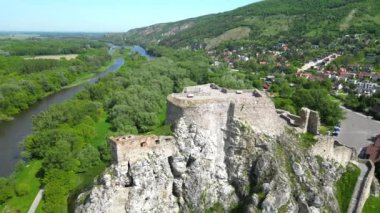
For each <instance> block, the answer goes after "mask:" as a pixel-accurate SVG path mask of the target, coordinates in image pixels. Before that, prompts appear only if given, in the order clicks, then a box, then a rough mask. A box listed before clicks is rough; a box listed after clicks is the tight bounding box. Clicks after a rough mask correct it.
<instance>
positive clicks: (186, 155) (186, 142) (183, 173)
mask: <svg viewBox="0 0 380 213" xmlns="http://www.w3.org/2000/svg"><path fill="white" fill-rule="evenodd" d="M300 114H301V115H300V116H296V115H292V114H290V113H288V112H285V111H281V110H277V111H276V109H275V106H274V103H273V102H272V100H271V99H270V98H269V97H268V96H267V94H266V93H265V92H262V91H259V90H254V89H252V90H227V89H223V88H220V87H218V86H216V85H214V84H206V85H199V86H193V87H187V88H185V89H184V91H183V92H182V93H176V94H171V95H169V96H168V97H167V118H166V123H168V124H173V130H174V131H173V136H152V135H139V136H133V135H126V136H121V137H113V138H110V144H111V149H112V159H113V164H112V166H111V167H109V168H108V169H107V170H106V171H105V172H104V174H103V176H102V177H101V178H100V180H99V182H98V184H97V185H96V186H95V187H94V188H93V189H92V191H91V192H90V193H88V194H82V195H81V196H80V197H79V198H78V200H79V201H80V200H86V202H85V203H84V204H80V205H78V206H79V207H78V208H77V212H179V211H183V212H193V211H198V212H204V211H205V210H207V209H209V208H210V207H212V206H214V205H215V204H219V205H221V206H222V208H223V209H224V210H226V211H227V210H228V209H230V208H231V207H232V206H235V205H236V204H238V203H241V201H245V202H247V203H246V204H245V206H244V211H245V212H258V211H260V212H263V213H270V212H277V211H278V210H279V209H280V208H282V207H283V206H286V208H287V209H288V210H289V212H298V210H299V211H300V212H320V210H321V209H327V210H328V211H331V212H338V211H339V206H338V204H337V202H336V199H335V197H334V194H333V193H332V192H333V187H334V185H333V184H334V182H335V181H336V180H337V179H338V178H339V177H340V175H341V173H342V171H343V167H341V166H340V164H342V165H346V164H347V163H348V161H350V160H351V158H352V155H353V154H352V151H351V150H350V149H349V148H347V147H344V146H338V145H335V144H334V141H333V140H332V139H331V138H328V139H326V140H320V141H321V142H318V143H316V144H315V145H314V147H312V149H311V151H310V150H308V151H305V150H304V149H303V148H300V146H299V144H298V143H299V142H300V140H299V133H304V132H313V133H318V128H319V115H318V113H317V112H315V111H311V110H308V109H302V110H301V113H300ZM287 129H290V130H291V131H286V130H287ZM292 130H297V131H292ZM315 155H319V156H321V157H322V158H323V160H322V161H323V162H322V163H319V162H318V159H317V158H316V157H315ZM337 162H338V163H337ZM339 163H340V164H339ZM321 171H323V172H321ZM325 171H328V172H325ZM248 186H250V187H248ZM251 186H253V187H255V189H256V190H257V191H252V190H251V189H252V188H251ZM300 189H306V190H307V191H303V190H300ZM259 193H261V194H259ZM259 196H262V197H261V198H260V197H259ZM260 199H261V200H260ZM303 210H305V211H303Z"/></svg>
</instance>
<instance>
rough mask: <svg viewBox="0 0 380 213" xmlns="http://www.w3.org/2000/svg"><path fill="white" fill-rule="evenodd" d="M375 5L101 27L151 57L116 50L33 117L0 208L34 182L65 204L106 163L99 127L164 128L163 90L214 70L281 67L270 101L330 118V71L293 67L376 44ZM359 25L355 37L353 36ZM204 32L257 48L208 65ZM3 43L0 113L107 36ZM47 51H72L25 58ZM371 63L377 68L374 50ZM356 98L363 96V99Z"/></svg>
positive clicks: (4, 115) (253, 80) (15, 107)
mask: <svg viewBox="0 0 380 213" xmlns="http://www.w3.org/2000/svg"><path fill="white" fill-rule="evenodd" d="M354 10H356V11H358V12H356V13H355V15H354V18H353V19H352V20H348V19H346V17H347V16H348V14H350V13H351V12H352V11H354ZM379 11H380V4H379V2H378V1H375V0H365V1H359V0H349V1H343V0H333V1H312V0H306V1H300V0H286V1H281V0H266V1H262V2H259V3H256V4H252V5H249V6H247V7H243V8H240V9H237V10H234V11H230V12H226V13H221V14H217V15H209V16H204V17H200V18H196V19H189V20H185V21H181V22H176V23H171V24H163V25H158V26H153V27H152V28H151V29H153V31H152V33H151V34H144V33H145V32H146V31H145V30H146V29H145V28H142V29H137V30H132V31H130V32H128V33H127V34H116V35H114V36H113V37H112V36H111V37H110V38H107V39H108V40H109V41H113V42H115V43H118V42H119V43H120V44H124V41H127V42H128V43H130V44H145V45H146V46H149V49H150V52H151V53H153V54H154V55H156V56H159V57H158V58H157V59H155V60H154V61H149V62H148V61H146V60H145V59H144V58H141V57H139V56H138V55H133V54H132V55H129V56H125V57H126V64H125V65H124V66H123V67H122V68H121V69H120V71H118V72H117V73H116V74H109V75H108V76H107V77H105V78H104V79H101V80H100V81H99V82H98V83H97V84H95V85H89V86H88V87H87V88H86V89H85V90H84V91H83V92H81V93H79V94H78V95H77V96H76V97H75V98H73V99H71V100H69V101H67V102H65V103H63V104H59V105H56V106H53V107H51V108H50V109H49V110H48V111H46V112H44V113H42V114H41V115H39V116H37V117H35V119H34V122H33V129H34V132H33V134H32V135H30V136H29V137H28V138H27V139H26V140H25V142H24V149H25V152H24V156H25V157H26V158H27V159H28V163H27V165H25V163H22V162H21V163H19V164H18V166H17V169H16V171H15V174H14V175H12V176H11V177H9V178H1V179H0V191H1V192H2V193H0V209H1V210H3V209H6V210H9V209H10V210H16V209H18V208H21V210H22V211H27V208H28V206H29V205H30V204H31V202H32V200H33V197H34V195H35V193H36V192H37V191H38V188H39V187H40V186H43V187H45V190H46V191H45V192H46V193H45V196H44V198H43V202H42V203H41V204H40V207H39V211H45V212H56V211H57V210H58V211H59V210H60V211H62V212H66V211H67V206H68V203H67V202H68V197H69V195H70V194H71V195H72V196H74V194H78V193H79V192H81V190H82V189H84V188H86V187H87V186H89V185H91V184H92V181H93V178H94V177H96V176H97V175H99V174H100V173H101V172H102V171H103V169H104V168H105V167H106V166H107V165H109V163H110V153H109V147H108V144H107V142H106V141H107V137H108V136H111V135H120V134H125V133H129V134H146V133H149V132H150V133H152V132H154V133H161V134H165V135H169V134H171V129H170V127H169V126H162V124H163V121H164V119H165V111H166V110H165V107H166V101H165V99H166V96H167V95H168V94H170V93H172V92H179V91H181V89H182V88H184V87H185V86H190V85H195V84H203V83H208V82H213V83H217V84H219V85H220V86H224V87H229V88H235V89H241V88H261V87H262V86H263V84H264V82H263V81H262V80H261V78H263V77H266V76H267V75H269V74H273V75H275V76H276V77H278V76H282V75H283V73H284V74H285V75H286V76H285V77H284V78H282V80H280V81H276V82H275V83H274V84H273V85H272V87H271V89H270V91H271V92H272V93H273V94H274V95H275V97H274V102H275V104H276V107H279V108H283V109H286V110H288V111H290V112H293V113H297V112H298V110H299V109H300V107H302V106H308V107H309V108H311V109H315V110H318V111H319V112H320V114H321V118H322V122H324V124H325V125H328V126H333V125H335V124H337V123H339V120H340V119H341V118H342V112H341V110H340V109H339V107H338V103H337V102H336V100H334V99H333V98H332V97H331V96H330V95H329V93H330V92H331V84H332V82H331V81H329V80H327V81H323V82H321V83H320V82H312V81H306V80H304V79H296V78H295V77H294V76H293V75H294V72H295V71H296V68H297V67H299V66H300V65H301V64H302V63H304V62H305V61H307V60H310V59H314V58H316V57H319V56H321V55H324V54H328V53H331V52H342V53H344V54H346V55H348V56H350V57H347V58H348V59H349V60H348V59H347V60H342V61H337V63H338V64H335V66H340V65H341V64H344V63H351V62H350V61H358V60H359V59H360V58H362V56H363V55H365V53H367V52H371V53H372V52H375V53H376V49H378V45H379V43H378V42H377V43H376V40H378V37H379V34H380V32H379V29H380V27H379V25H380V23H379V15H378V14H379ZM326 14H327V15H326ZM210 26H213V27H210ZM277 26H282V27H281V28H278V27H277ZM242 27H243V28H242ZM244 27H245V28H244ZM237 28H239V29H238V30H243V31H244V32H248V31H249V32H250V33H248V34H247V33H244V35H247V36H246V37H243V38H241V37H239V38H237V39H235V38H232V39H230V40H223V39H221V37H219V36H220V35H222V34H224V33H226V32H229V33H231V31H230V30H234V29H237ZM246 28H249V30H247V29H246ZM232 32H234V33H236V30H235V31H232ZM357 34H360V35H362V37H361V38H362V39H351V37H353V36H354V35H357ZM346 35H351V37H346ZM232 37H233V36H232ZM120 38H122V39H120ZM215 39H216V40H215ZM210 41H212V44H211V43H209V42H210ZM210 44H211V46H212V48H211V49H208V50H215V51H216V52H217V53H222V52H223V51H224V50H225V49H227V50H231V51H232V50H234V49H236V50H239V49H241V47H244V51H247V52H251V53H252V56H254V55H256V54H257V53H258V54H259V55H260V57H258V58H255V60H252V61H249V62H247V63H243V62H238V63H235V64H234V66H236V68H237V69H238V71H237V72H231V70H230V69H229V68H228V66H227V65H224V64H222V65H221V66H210V64H213V63H214V60H213V59H210V57H208V56H207V55H206V54H205V53H204V52H205V51H204V50H203V49H204V48H206V47H207V46H208V47H210ZM215 44H217V45H215ZM282 44H287V45H288V47H289V50H288V51H286V52H285V53H283V54H282V56H283V57H284V58H285V60H286V61H288V62H289V66H285V64H286V63H281V66H277V65H276V63H269V64H260V61H262V60H267V61H270V60H271V56H270V55H269V54H267V53H268V52H269V51H278V50H280V49H281V45H282ZM164 46H166V47H164ZM168 46H170V47H175V48H177V50H174V49H171V48H168ZM25 47H27V48H25ZM200 47H201V48H200ZM182 48H187V49H188V50H185V49H182ZM0 50H1V51H0V54H1V56H0V77H1V78H0V92H1V93H0V94H1V98H0V120H8V119H11V118H12V116H14V115H16V114H17V113H19V112H20V111H22V110H25V109H26V108H28V107H29V106H30V105H31V104H33V103H35V102H36V101H38V100H39V99H41V98H42V97H44V96H46V95H48V94H49V93H51V92H55V91H57V90H59V89H61V88H62V87H65V86H68V85H70V84H72V83H75V82H76V81H80V80H81V78H82V77H86V75H88V74H91V73H93V72H94V71H95V70H96V68H98V67H100V66H101V65H104V64H105V63H106V62H108V61H109V60H110V57H109V56H108V55H107V54H106V51H105V50H106V45H105V44H103V43H101V42H97V41H90V40H87V39H86V40H81V39H71V40H69V42H68V41H67V40H66V41H62V40H59V39H47V40H44V39H42V40H35V39H31V40H23V41H14V40H4V41H1V42H0ZM45 54H79V57H78V58H76V59H74V60H69V61H67V60H48V59H43V60H25V59H24V58H25V57H30V56H36V55H45ZM123 54H125V53H123ZM376 57H378V56H376ZM195 62H196V63H195ZM274 62H276V61H274ZM363 63H364V62H363ZM371 63H373V65H374V67H375V68H376V69H378V68H379V65H378V64H377V63H378V60H377V59H376V60H374V61H373V62H371ZM355 101H356V100H353V101H352V102H353V103H354V104H352V105H353V106H355V104H357V101H356V102H355ZM364 102H365V105H367V101H364ZM369 102H371V101H369ZM359 103H360V104H362V105H364V104H363V101H362V100H360V99H359ZM371 103H372V102H371ZM26 185H29V187H26ZM347 196H350V195H347ZM74 197H75V196H74ZM342 200H347V198H343V199H342ZM69 201H70V199H69ZM70 202H71V201H70ZM342 202H343V201H342ZM20 203H23V206H20Z"/></svg>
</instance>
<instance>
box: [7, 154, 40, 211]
mask: <svg viewBox="0 0 380 213" xmlns="http://www.w3.org/2000/svg"><path fill="white" fill-rule="evenodd" d="M41 164H42V162H41V161H31V162H29V163H28V164H27V165H26V166H25V168H24V169H22V170H21V171H20V172H19V173H17V174H16V175H15V177H14V180H15V183H16V185H17V184H25V185H27V186H29V187H30V191H29V193H28V194H26V195H24V196H20V197H19V196H14V197H13V198H11V199H10V200H8V201H7V202H6V203H4V204H3V205H1V206H0V212H17V211H18V210H20V212H27V211H28V209H29V207H30V205H32V203H33V200H34V198H35V196H36V195H37V193H38V191H39V189H40V182H39V178H37V177H36V175H37V173H38V171H39V170H40V168H41Z"/></svg>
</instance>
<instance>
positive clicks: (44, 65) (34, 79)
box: [0, 39, 111, 121]
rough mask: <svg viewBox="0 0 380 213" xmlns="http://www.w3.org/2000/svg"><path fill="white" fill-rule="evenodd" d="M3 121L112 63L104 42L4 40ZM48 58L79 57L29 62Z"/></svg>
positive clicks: (0, 75)
mask: <svg viewBox="0 0 380 213" xmlns="http://www.w3.org/2000/svg"><path fill="white" fill-rule="evenodd" d="M0 49H1V50H2V55H1V54H0V94H1V98H0V121H1V120H9V119H12V116H14V115H17V114H18V113H19V112H21V111H23V110H25V109H28V108H29V106H30V105H32V104H33V103H35V102H36V101H38V100H40V99H42V98H43V97H45V96H47V95H49V94H51V93H54V92H56V91H58V90H60V89H62V88H63V87H66V86H69V85H71V84H73V83H78V82H79V81H83V80H85V79H86V78H89V77H90V76H91V74H95V73H96V72H97V71H99V68H100V67H102V66H104V65H105V64H106V63H109V62H110V60H111V57H110V56H109V55H108V54H107V50H108V47H107V46H106V45H105V44H103V43H100V42H94V41H86V40H82V39H78V40H65V39H63V40H56V39H47V40H45V39H37V40H33V39H31V40H20V41H19V40H1V41H0ZM45 54H79V56H78V57H77V58H76V59H73V60H65V59H59V60H53V59H34V60H28V59H25V58H26V57H29V56H38V55H45Z"/></svg>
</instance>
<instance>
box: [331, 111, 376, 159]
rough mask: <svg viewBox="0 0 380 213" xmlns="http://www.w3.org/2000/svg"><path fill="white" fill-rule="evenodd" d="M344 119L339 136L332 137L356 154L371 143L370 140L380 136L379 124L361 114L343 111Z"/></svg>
mask: <svg viewBox="0 0 380 213" xmlns="http://www.w3.org/2000/svg"><path fill="white" fill-rule="evenodd" d="M344 111H345V112H346V119H345V120H344V121H342V125H341V130H340V134H339V136H337V137H334V138H335V140H337V141H339V142H340V143H342V144H345V145H347V146H350V147H353V148H355V149H356V150H357V152H358V154H359V152H360V150H361V148H362V147H365V146H367V145H368V144H370V143H371V138H372V137H375V136H376V135H379V134H380V122H379V121H375V120H372V119H371V118H369V117H367V116H364V115H362V114H359V113H356V112H353V111H351V110H348V109H344Z"/></svg>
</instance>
